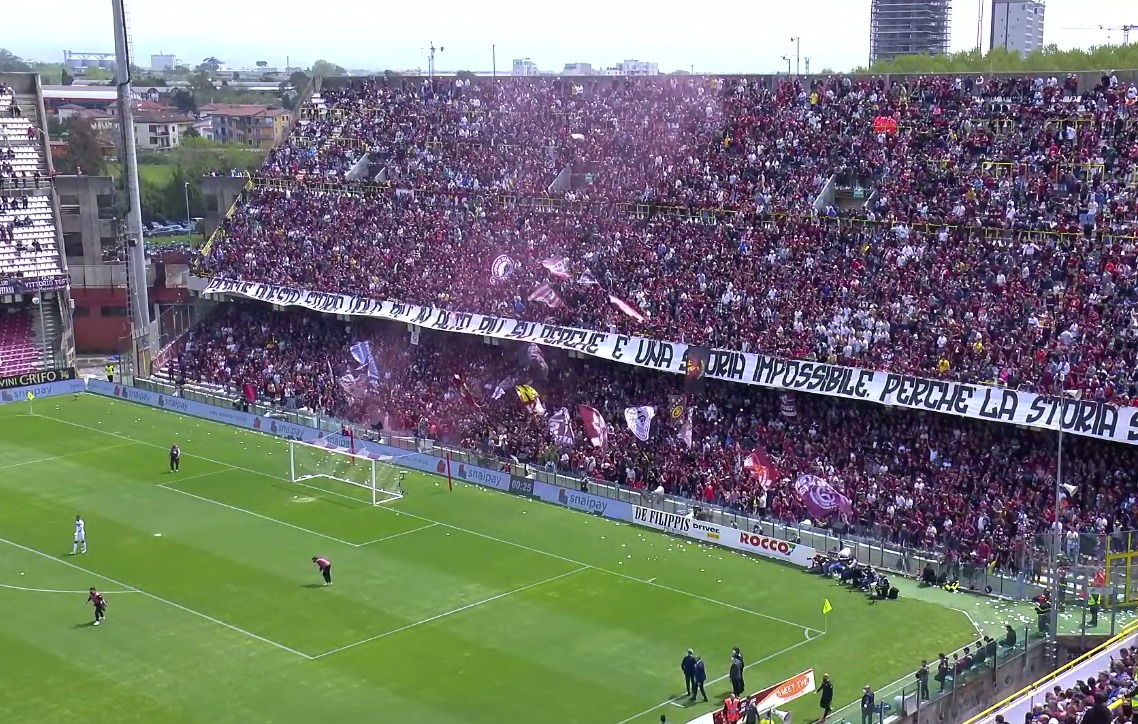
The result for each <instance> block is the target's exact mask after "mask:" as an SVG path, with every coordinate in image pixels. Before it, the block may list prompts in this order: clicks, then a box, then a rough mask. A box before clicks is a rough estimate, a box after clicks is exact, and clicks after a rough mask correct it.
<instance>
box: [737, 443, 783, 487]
mask: <svg viewBox="0 0 1138 724" xmlns="http://www.w3.org/2000/svg"><path fill="white" fill-rule="evenodd" d="M743 469H744V470H746V471H747V473H748V474H750V475H751V476H753V477H754V478H755V481H756V482H758V484H759V487H761V488H762V489H763V490H770V489H771V487H772V486H773V485H774V483H775V481H776V480H778V469H776V468H775V466H774V464H773V463H771V460H770V458H769V457H767V451H766V449H764V448H763V446H762V445H759V446H757V447H756V448H755V449H754V450H752V451H751V454H750V455H748V456H747V457H745V458H743Z"/></svg>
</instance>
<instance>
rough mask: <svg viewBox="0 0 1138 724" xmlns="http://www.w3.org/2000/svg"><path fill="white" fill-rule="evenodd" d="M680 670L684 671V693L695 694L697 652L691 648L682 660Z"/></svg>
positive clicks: (690, 695)
mask: <svg viewBox="0 0 1138 724" xmlns="http://www.w3.org/2000/svg"><path fill="white" fill-rule="evenodd" d="M680 671H682V672H684V693H685V694H687V695H688V696H689V697H692V696H695V652H694V651H692V650H691V649H688V655H687V656H685V657H684V660H683V661H681V662H680Z"/></svg>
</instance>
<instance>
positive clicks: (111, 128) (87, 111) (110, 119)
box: [58, 103, 119, 133]
mask: <svg viewBox="0 0 1138 724" xmlns="http://www.w3.org/2000/svg"><path fill="white" fill-rule="evenodd" d="M58 117H59V121H60V123H63V122H66V121H67V120H68V119H70V118H82V119H83V120H85V121H87V123H89V124H90V125H91V128H92V130H94V131H95V133H114V132H115V131H117V130H118V127H119V122H118V119H117V118H115V116H114V115H113V114H111V113H108V112H107V111H101V110H98V109H96V108H84V107H83V106H80V105H76V104H74V103H68V104H66V105H62V106H60V107H59V113H58Z"/></svg>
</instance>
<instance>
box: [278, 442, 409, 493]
mask: <svg viewBox="0 0 1138 724" xmlns="http://www.w3.org/2000/svg"><path fill="white" fill-rule="evenodd" d="M288 468H289V480H290V481H291V482H293V483H298V484H304V483H305V481H309V480H318V479H325V480H331V481H335V482H338V483H342V484H346V485H350V486H353V487H355V488H359V489H361V490H364V491H366V492H367V494H368V498H369V499H370V501H371V504H372V505H382V504H383V503H389V502H391V501H393V500H398V499H399V498H402V497H403V478H404V477H405V476H406V475H407V470H406V469H403V468H400V466H399V457H397V456H392V455H375V454H368V453H359V452H353V451H352V450H351V449H350V448H343V447H338V446H336V445H335V444H333V443H332V442H331V441H330V440H328V439H327V438H322V439H320V440H317V441H316V442H304V441H302V440H289V445H288Z"/></svg>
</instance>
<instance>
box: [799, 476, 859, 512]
mask: <svg viewBox="0 0 1138 724" xmlns="http://www.w3.org/2000/svg"><path fill="white" fill-rule="evenodd" d="M794 491H795V492H796V493H798V497H799V498H801V499H802V503H803V505H805V506H806V509H807V510H809V511H810V515H811V516H813V517H814V518H815V519H818V520H821V519H824V518H828V517H830V516H831V515H834V514H835V513H843V514H845V515H849V514H850V513H851V512H853V506H852V505H850V499H849V498H847V497H846V496H844V495H842V494H841V493H839V492H838V491H837V490H836V489H835V488H834V486H833V485H830V483H829V482H828V481H826V480H823V479H822V478H820V477H818V476H817V475H799V476H798V480H796V481H795V482H794Z"/></svg>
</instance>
